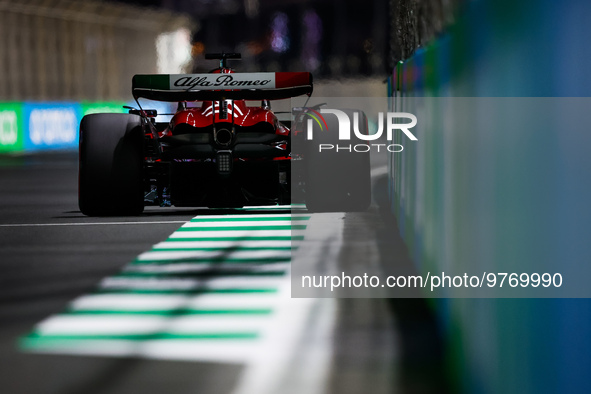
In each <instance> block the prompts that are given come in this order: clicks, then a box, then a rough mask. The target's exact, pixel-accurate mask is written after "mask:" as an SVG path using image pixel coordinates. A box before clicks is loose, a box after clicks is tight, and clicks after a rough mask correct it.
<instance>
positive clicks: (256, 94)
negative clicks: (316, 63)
mask: <svg viewBox="0 0 591 394" xmlns="http://www.w3.org/2000/svg"><path fill="white" fill-rule="evenodd" d="M312 89H313V87H312V74H310V73H308V72H278V73H231V74H138V75H134V76H133V81H132V91H133V96H134V97H135V98H140V97H143V98H147V99H150V100H157V101H197V100H199V101H202V100H208V101H209V100H212V101H217V100H279V99H285V98H290V97H295V96H301V95H304V94H306V95H308V96H309V95H311V94H312Z"/></svg>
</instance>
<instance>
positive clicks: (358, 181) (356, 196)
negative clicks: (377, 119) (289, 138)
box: [305, 110, 371, 212]
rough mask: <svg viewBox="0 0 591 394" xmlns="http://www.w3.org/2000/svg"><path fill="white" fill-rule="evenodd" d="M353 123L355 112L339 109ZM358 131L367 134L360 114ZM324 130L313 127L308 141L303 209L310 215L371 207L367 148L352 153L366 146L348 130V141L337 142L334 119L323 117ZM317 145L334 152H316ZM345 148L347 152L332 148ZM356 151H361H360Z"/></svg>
mask: <svg viewBox="0 0 591 394" xmlns="http://www.w3.org/2000/svg"><path fill="white" fill-rule="evenodd" d="M343 111H344V112H345V113H347V115H348V116H349V119H351V127H352V124H353V123H352V122H353V113H354V112H361V111H355V110H343ZM361 114H362V116H360V118H361V119H360V122H359V123H360V126H359V127H360V131H361V133H365V134H367V121H366V116H365V114H363V113H362V112H361ZM325 120H326V124H327V126H328V131H327V130H320V129H317V128H316V125H314V139H313V140H312V141H309V142H310V144H309V145H308V147H307V153H306V158H305V160H306V164H307V165H306V166H307V177H306V206H307V207H308V210H310V211H312V212H360V211H365V210H367V209H368V207H369V205H370V204H371V176H370V162H369V149H368V151H367V152H356V151H354V149H353V146H355V145H363V144H365V145H366V144H367V143H366V141H363V140H360V139H358V138H356V137H355V134H354V133H353V130H351V140H350V141H339V139H338V130H339V129H338V127H339V125H338V121H337V118H336V116H333V115H328V116H326V117H325ZM319 144H331V145H333V146H335V149H330V150H323V151H322V152H320V151H319ZM337 145H339V146H341V147H348V146H349V145H351V152H349V151H347V150H343V149H339V151H338V152H337V150H336V146H337ZM360 150H364V149H363V148H360Z"/></svg>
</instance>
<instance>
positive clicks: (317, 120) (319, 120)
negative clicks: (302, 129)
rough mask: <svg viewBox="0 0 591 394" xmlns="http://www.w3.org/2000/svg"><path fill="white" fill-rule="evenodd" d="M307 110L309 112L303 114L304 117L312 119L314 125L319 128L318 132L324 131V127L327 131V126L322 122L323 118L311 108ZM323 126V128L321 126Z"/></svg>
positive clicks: (324, 121)
mask: <svg viewBox="0 0 591 394" xmlns="http://www.w3.org/2000/svg"><path fill="white" fill-rule="evenodd" d="M308 110H310V111H311V112H306V113H304V115H308V116H310V117H311V118H312V119H314V120H315V121H316V123H318V126H320V130H322V131H324V127H326V131H328V125H327V124H326V120H324V117H323V116H322V115H320V113H319V112H318V111H316V110H313V109H312V108H308ZM321 121H322V122H321ZM323 124H324V127H323V126H322V125H323Z"/></svg>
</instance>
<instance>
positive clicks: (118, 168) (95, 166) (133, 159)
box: [78, 114, 144, 216]
mask: <svg viewBox="0 0 591 394" xmlns="http://www.w3.org/2000/svg"><path fill="white" fill-rule="evenodd" d="M78 206H79V207H80V211H82V213H83V214H85V215H88V216H133V215H139V214H140V213H142V212H143V210H144V198H143V132H142V127H141V120H140V117H139V116H138V115H131V114H92V115H86V116H85V117H83V118H82V121H81V122H80V150H79V169H78Z"/></svg>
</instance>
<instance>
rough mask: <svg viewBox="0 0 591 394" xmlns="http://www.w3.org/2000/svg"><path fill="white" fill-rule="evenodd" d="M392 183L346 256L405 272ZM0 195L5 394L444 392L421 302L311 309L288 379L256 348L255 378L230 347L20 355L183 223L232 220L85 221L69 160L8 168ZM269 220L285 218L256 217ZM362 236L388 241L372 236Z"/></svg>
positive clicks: (183, 216)
mask: <svg viewBox="0 0 591 394" xmlns="http://www.w3.org/2000/svg"><path fill="white" fill-rule="evenodd" d="M379 164H381V163H378V165H379ZM384 182H385V178H384V177H383V176H382V177H381V178H380V177H378V178H376V179H374V198H375V200H376V204H374V206H373V207H372V210H370V212H368V213H363V214H350V215H344V227H343V237H344V241H343V245H347V243H348V242H347V241H348V240H349V239H355V240H356V241H357V242H359V241H360V237H363V236H366V237H372V240H371V241H372V242H373V244H372V245H377V246H375V249H376V250H373V251H372V253H373V254H375V256H377V257H376V258H377V259H378V260H380V263H381V264H388V263H389V261H390V256H393V255H395V256H397V259H398V262H399V263H400V264H410V262H409V261H408V258H407V257H406V251H405V248H404V245H403V243H402V242H401V240H400V238H399V237H397V236H395V234H396V233H397V230H396V227H395V222H394V221H393V220H391V218H390V219H387V218H388V216H387V215H385V214H384V212H383V211H380V205H381V206H382V207H383V205H384V204H385V194H384V193H385V190H384V188H385V183H384ZM0 184H1V185H2V187H1V189H0V201H1V204H0V306H1V307H0V392H1V393H6V394H25V393H26V394H37V393H39V394H41V393H42V394H94V393H97V394H98V393H105V394H118V393H121V394H123V393H126V394H134V393H143V394H146V393H148V394H149V393H167V394H176V393H200V394H206V393H215V394H220V393H243V392H246V393H249V392H255V391H254V390H255V389H256V392H257V393H260V394H262V393H263V392H265V391H266V392H270V393H301V392H306V393H345V394H348V393H352V394H353V393H367V392H371V393H394V392H401V393H405V392H408V393H410V392H412V393H430V392H438V393H439V392H445V391H446V381H445V376H444V374H443V364H442V360H443V358H444V355H443V353H442V346H441V343H440V340H439V336H438V332H437V329H436V324H435V323H434V319H433V317H432V316H431V314H430V313H429V310H428V308H427V306H426V304H425V302H424V301H423V300H396V299H390V300H386V299H370V298H364V299H355V298H347V299H338V300H334V299H333V300H330V299H329V300H326V299H325V300H312V301H310V302H309V303H308V310H309V311H311V312H310V313H308V314H307V315H306V316H308V317H307V318H306V319H305V321H304V324H302V325H301V327H300V328H299V330H298V335H299V336H298V339H297V341H295V340H294V341H293V342H294V343H293V344H292V345H293V346H291V347H290V348H289V351H288V350H285V352H283V353H289V354H282V359H284V360H287V361H286V362H285V363H284V364H285V366H286V367H285V368H283V370H281V371H279V370H278V369H277V366H276V365H275V364H277V363H276V362H275V360H276V359H275V358H273V357H272V356H271V353H269V354H267V353H266V352H267V351H269V350H268V348H267V347H264V346H263V345H264V344H262V343H259V342H255V343H254V344H253V346H251V347H250V348H248V349H247V350H246V351H245V353H258V358H257V360H259V361H258V367H257V368H258V370H256V369H257V368H255V372H252V371H251V369H252V365H249V363H248V362H245V361H244V360H241V359H240V358H238V357H234V353H238V351H237V350H236V352H233V351H232V347H231V346H230V347H226V350H225V353H223V352H221V351H220V352H217V350H216V349H218V348H214V353H216V354H217V356H216V357H209V358H208V357H205V356H204V357H197V356H195V357H193V359H190V358H191V357H188V359H187V358H185V359H182V357H180V358H179V357H169V358H167V357H165V356H162V357H138V356H137V354H135V355H134V354H132V353H131V354H130V355H125V354H120V355H118V356H117V357H114V356H112V355H109V354H103V355H100V356H99V355H96V354H92V353H87V354H78V355H72V354H61V353H60V352H51V353H42V352H31V351H23V349H22V338H23V337H24V336H26V335H27V334H29V333H30V332H31V330H32V329H33V328H34V327H36V326H37V325H38V324H39V323H40V322H42V321H46V319H48V318H49V317H51V316H55V315H59V314H60V313H62V312H63V311H64V308H66V306H67V305H69V303H70V302H71V301H72V300H75V299H80V297H84V296H85V295H86V296H88V295H92V294H94V293H95V292H96V289H97V284H98V283H101V281H103V280H104V279H105V278H110V277H111V278H112V277H114V276H117V275H118V274H119V273H121V271H122V269H125V267H126V266H127V265H128V264H129V263H130V262H131V261H134V260H135V259H136V257H138V256H140V255H141V254H142V253H144V252H146V251H149V250H151V248H152V247H153V246H154V245H156V244H158V243H160V242H162V241H164V240H166V239H167V238H168V237H169V236H170V235H171V234H173V233H174V232H175V231H176V230H177V229H179V227H181V226H182V225H183V224H184V223H187V222H189V221H190V220H191V219H192V218H195V217H205V218H207V217H209V218H212V217H217V216H214V215H222V216H220V217H222V218H223V217H224V216H223V215H228V214H236V212H233V211H226V210H217V211H212V210H206V209H176V208H166V209H160V208H148V209H147V210H146V212H145V213H144V214H143V215H141V216H139V217H127V218H88V217H85V216H83V215H82V214H81V213H80V212H79V211H78V208H77V193H76V190H77V163H76V154H73V153H52V154H37V155H26V156H4V157H0ZM261 213H262V214H265V215H268V214H271V215H272V214H280V215H282V214H288V213H289V212H288V211H274V212H268V211H265V210H259V211H257V210H253V211H250V212H248V214H249V215H256V214H261ZM302 213H305V212H302ZM384 218H386V219H384ZM364 226H369V227H371V228H374V229H375V228H377V229H380V231H379V232H378V233H377V234H376V233H375V231H374V232H373V233H371V232H368V231H365V230H364ZM304 232H305V231H304ZM392 234H394V235H392ZM361 241H363V238H361ZM368 241H369V239H368ZM353 255H354V254H351V253H348V252H347V251H345V252H343V251H341V252H340V253H339V254H338V257H337V258H336V259H335V260H334V261H332V262H330V263H331V264H337V265H339V266H341V267H347V266H348V265H351V264H353V261H352V259H354V258H358V257H359V256H356V257H355V256H353ZM386 256H388V258H386ZM343 269H345V268H343ZM269 324H270V323H269ZM282 324H287V325H289V322H288V323H282ZM264 325H267V323H264ZM280 331H283V329H281V330H280ZM19 343H21V345H19ZM228 349H229V350H228ZM286 349H287V348H286ZM191 354H192V355H193V353H191ZM223 354H227V355H229V356H228V357H224V356H223ZM249 368H250V369H249ZM249 371H251V372H249ZM280 372H281V376H278V375H279V373H280ZM245 376H247V377H250V378H247V379H245ZM269 382H274V383H273V385H271V384H270V383H269ZM267 383H269V384H267Z"/></svg>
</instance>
